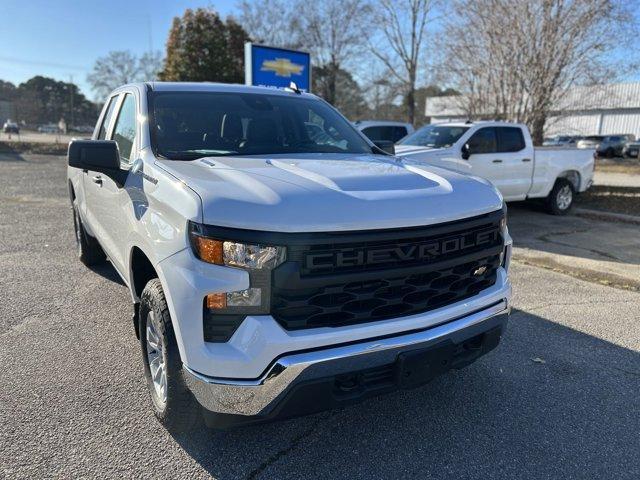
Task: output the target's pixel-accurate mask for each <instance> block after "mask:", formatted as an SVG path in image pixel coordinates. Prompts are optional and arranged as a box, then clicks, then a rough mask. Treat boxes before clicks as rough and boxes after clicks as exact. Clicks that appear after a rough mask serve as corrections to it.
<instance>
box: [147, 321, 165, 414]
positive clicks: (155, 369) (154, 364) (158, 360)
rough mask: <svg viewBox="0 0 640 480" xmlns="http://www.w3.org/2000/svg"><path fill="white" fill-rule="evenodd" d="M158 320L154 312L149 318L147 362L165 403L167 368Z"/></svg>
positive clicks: (158, 391)
mask: <svg viewBox="0 0 640 480" xmlns="http://www.w3.org/2000/svg"><path fill="white" fill-rule="evenodd" d="M158 331H159V329H158V326H157V320H156V316H155V313H154V312H153V311H151V312H149V315H148V316H147V330H146V338H147V360H148V361H149V371H150V372H151V380H152V381H153V388H154V389H155V392H156V394H157V396H158V399H160V400H161V401H162V402H163V403H166V402H167V367H166V361H165V355H164V353H165V352H164V346H163V344H162V337H161V336H160V334H159V333H158Z"/></svg>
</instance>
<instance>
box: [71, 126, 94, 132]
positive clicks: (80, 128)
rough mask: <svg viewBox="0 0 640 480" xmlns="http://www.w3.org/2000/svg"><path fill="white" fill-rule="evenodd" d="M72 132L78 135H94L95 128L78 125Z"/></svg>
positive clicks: (72, 128)
mask: <svg viewBox="0 0 640 480" xmlns="http://www.w3.org/2000/svg"><path fill="white" fill-rule="evenodd" d="M70 130H71V131H73V132H78V133H93V127H92V126H91V125H76V126H73V127H71V128H70Z"/></svg>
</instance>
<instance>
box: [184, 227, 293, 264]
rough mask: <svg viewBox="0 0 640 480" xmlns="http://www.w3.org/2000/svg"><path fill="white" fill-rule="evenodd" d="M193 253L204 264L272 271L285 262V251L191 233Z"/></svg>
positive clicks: (278, 248)
mask: <svg viewBox="0 0 640 480" xmlns="http://www.w3.org/2000/svg"><path fill="white" fill-rule="evenodd" d="M190 235H191V245H192V247H193V252H194V253H195V254H196V256H197V257H198V258H199V259H200V260H202V261H203V262H208V263H215V264H216V265H227V266H230V267H241V268H250V269H269V270H272V269H274V268H276V267H277V266H278V265H280V264H281V263H282V262H284V260H285V249H284V248H283V247H275V246H270V245H251V244H246V243H238V242H233V241H226V240H217V239H214V238H208V237H204V236H202V235H200V234H198V233H196V232H195V231H193V230H192V231H191V233H190Z"/></svg>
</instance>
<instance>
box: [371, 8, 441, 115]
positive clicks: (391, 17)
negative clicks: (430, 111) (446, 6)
mask: <svg viewBox="0 0 640 480" xmlns="http://www.w3.org/2000/svg"><path fill="white" fill-rule="evenodd" d="M433 6H434V0H378V2H377V8H376V15H375V17H376V20H377V21H376V24H377V25H379V28H380V31H381V33H382V36H383V38H384V40H385V42H386V44H387V45H388V47H389V48H384V47H382V48H381V46H380V45H375V46H373V45H372V49H371V51H372V52H373V54H374V55H375V56H376V57H378V58H379V59H380V60H381V61H382V62H383V63H384V65H385V66H386V67H387V68H388V69H389V72H390V74H391V75H392V76H393V77H395V78H396V79H397V80H398V82H399V83H400V85H401V86H402V88H403V90H404V95H405V100H406V104H407V120H408V121H409V122H411V123H414V121H415V118H416V113H415V110H416V98H415V92H416V83H417V79H418V72H419V69H420V67H421V62H422V60H423V58H422V54H423V52H424V41H425V39H426V38H425V35H426V30H427V24H428V22H429V20H430V18H431V13H432V10H433Z"/></svg>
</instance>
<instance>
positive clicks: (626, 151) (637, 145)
mask: <svg viewBox="0 0 640 480" xmlns="http://www.w3.org/2000/svg"><path fill="white" fill-rule="evenodd" d="M639 154H640V142H639V141H633V142H627V143H626V144H625V146H624V148H623V149H622V156H623V157H627V158H638V157H639Z"/></svg>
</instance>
